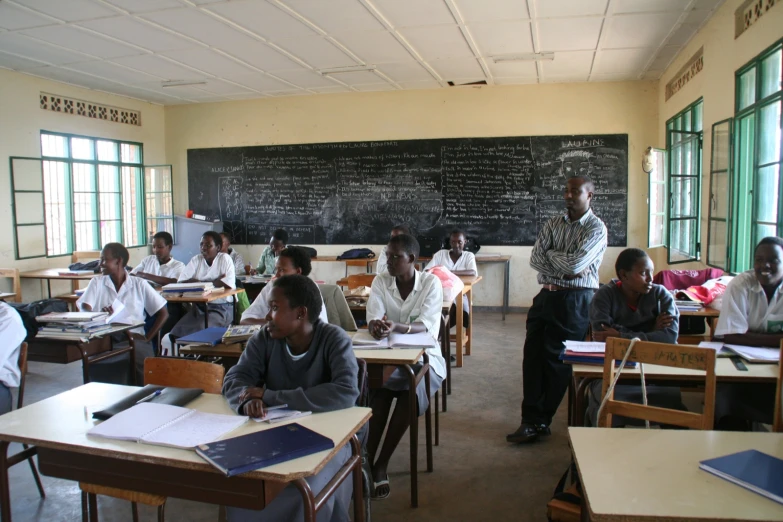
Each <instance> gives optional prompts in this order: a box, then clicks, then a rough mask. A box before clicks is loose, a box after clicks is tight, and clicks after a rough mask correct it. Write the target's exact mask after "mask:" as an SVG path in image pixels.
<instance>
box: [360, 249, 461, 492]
mask: <svg viewBox="0 0 783 522" xmlns="http://www.w3.org/2000/svg"><path fill="white" fill-rule="evenodd" d="M418 256H419V243H418V241H416V238H414V237H413V236H410V235H408V234H400V235H398V236H395V237H393V238H391V239H390V240H389V244H388V245H387V246H386V258H387V267H388V272H387V273H385V274H379V275H378V276H377V277H376V278H375V280H373V282H372V290H371V292H370V299H369V300H368V301H367V321H368V322H369V324H368V328H369V331H370V333H371V334H372V336H373V337H375V338H376V339H382V338H384V337H387V336H388V335H389V334H390V333H392V332H396V333H402V334H409V333H422V332H428V333H429V334H430V335H432V337H433V340H436V339H437V338H438V332H439V330H440V315H441V307H442V306H443V288H442V286H441V283H440V279H438V278H437V277H436V276H434V275H432V274H429V273H427V272H419V271H418V270H416V267H415V263H416V258H417V257H418ZM427 355H428V356H429V361H430V393H435V392H436V391H437V390H438V389H439V388H440V385H441V383H442V382H443V379H444V378H445V377H446V362H445V361H444V360H443V356H442V355H441V353H440V348H439V347H438V348H436V347H433V348H428V349H427ZM417 366H419V365H417ZM419 367H420V366H419ZM414 371H418V368H414ZM424 381H425V380H424V379H422V380H421V381H420V382H419V384H418V385H417V387H416V390H415V393H416V396H417V398H418V414H419V415H423V414H424V412H425V411H426V410H427V407H428V405H429V397H427V392H426V390H425V382H424ZM409 393H411V391H410V390H409V389H408V377H407V376H406V375H404V374H403V373H402V372H401V371H400V370H399V369H396V370H394V373H392V374H391V376H390V377H389V379H388V380H387V381H386V382H385V383H384V385H383V388H381V389H378V390H375V391H374V392H373V395H372V398H371V400H370V405H371V406H372V417H371V418H370V435H369V439H368V442H367V452H368V455H369V459H370V464H371V467H372V475H373V482H374V484H373V488H372V496H373V498H386V497H388V496H389V493H390V491H391V490H390V488H389V478H388V475H387V472H386V470H387V468H388V466H389V459H391V456H392V454H393V453H394V449H395V448H396V447H397V444H399V442H400V440H401V439H402V436H403V435H404V434H405V431H406V430H407V429H408V424H409V418H410V411H409V408H408V394H409ZM395 398H396V399H397V405H396V406H395V408H394V413H393V414H392V416H391V419H389V410H390V409H391V405H392V401H393V400H394V399H395ZM387 420H388V429H387V431H386V438H385V439H384V442H383V447H379V446H380V442H381V436H382V435H383V431H384V429H385V428H387ZM379 449H380V451H379ZM376 454H377V455H376ZM376 456H377V458H376Z"/></svg>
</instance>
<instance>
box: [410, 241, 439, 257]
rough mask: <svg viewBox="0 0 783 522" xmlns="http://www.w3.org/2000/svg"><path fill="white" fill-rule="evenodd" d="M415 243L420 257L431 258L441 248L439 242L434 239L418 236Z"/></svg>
mask: <svg viewBox="0 0 783 522" xmlns="http://www.w3.org/2000/svg"><path fill="white" fill-rule="evenodd" d="M416 241H418V242H419V256H420V257H432V256H433V255H435V252H437V251H438V250H440V247H441V244H440V241H439V240H438V238H435V237H427V236H419V237H417V238H416Z"/></svg>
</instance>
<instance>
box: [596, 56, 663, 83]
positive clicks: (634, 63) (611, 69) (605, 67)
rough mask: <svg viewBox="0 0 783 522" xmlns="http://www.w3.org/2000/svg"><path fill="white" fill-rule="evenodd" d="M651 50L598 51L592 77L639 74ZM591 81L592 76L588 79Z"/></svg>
mask: <svg viewBox="0 0 783 522" xmlns="http://www.w3.org/2000/svg"><path fill="white" fill-rule="evenodd" d="M652 52H653V50H652V49H610V50H608V51H599V52H598V54H597V55H596V58H595V64H594V65H593V75H596V74H598V75H602V74H628V75H635V74H638V73H641V72H642V70H643V69H644V66H645V65H646V64H647V61H648V60H649V59H650V54H651V53H652ZM590 78H591V79H592V76H591V77H590Z"/></svg>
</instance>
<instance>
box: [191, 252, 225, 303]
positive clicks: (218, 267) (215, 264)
mask: <svg viewBox="0 0 783 522" xmlns="http://www.w3.org/2000/svg"><path fill="white" fill-rule="evenodd" d="M220 276H223V277H222V278H221V279H220V280H221V281H223V282H224V283H225V284H226V285H227V286H228V287H229V288H232V289H233V288H236V287H237V278H236V271H235V270H234V261H232V260H231V256H229V255H228V254H224V253H223V252H218V255H216V256H215V259H213V260H212V266H209V265H208V264H207V261H206V260H205V259H204V256H203V255H201V254H197V255H195V256H193V258H192V259H191V260H190V263H188V264H187V266H186V267H185V268H184V270H182V273H181V274H180V275H179V280H180V281H187V280H188V279H195V280H197V281H214V280H215V279H218V278H220ZM219 290H220V289H219ZM227 302H229V300H228V299H225V298H224V299H215V300H214V301H210V303H213V304H224V303H227ZM231 302H233V301H231Z"/></svg>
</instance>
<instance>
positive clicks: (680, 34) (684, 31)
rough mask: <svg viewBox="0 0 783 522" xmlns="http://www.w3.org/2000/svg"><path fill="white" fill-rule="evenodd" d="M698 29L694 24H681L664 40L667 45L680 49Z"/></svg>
mask: <svg viewBox="0 0 783 522" xmlns="http://www.w3.org/2000/svg"><path fill="white" fill-rule="evenodd" d="M697 29H698V27H697V26H695V25H681V26H680V27H679V28H677V29H676V30H675V31H674V33H673V34H672V35H671V36H670V37H669V39H668V40H666V44H667V45H675V46H677V48H678V49H681V48H682V47H683V46H684V45H685V44H686V43H688V42H689V41H690V39H691V38H693V35H694V34H696V30H697Z"/></svg>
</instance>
